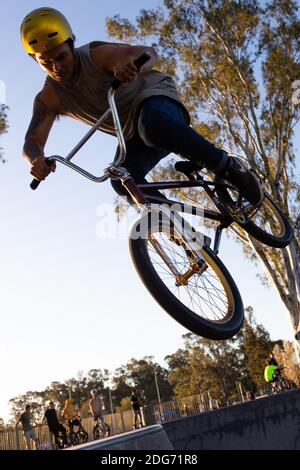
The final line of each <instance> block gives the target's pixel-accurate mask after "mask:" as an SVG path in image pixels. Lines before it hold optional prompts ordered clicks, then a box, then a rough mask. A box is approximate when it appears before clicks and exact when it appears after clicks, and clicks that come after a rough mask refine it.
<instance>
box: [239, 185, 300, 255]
mask: <svg viewBox="0 0 300 470" xmlns="http://www.w3.org/2000/svg"><path fill="white" fill-rule="evenodd" d="M240 225H241V227H242V228H243V229H244V230H246V232H248V233H250V235H252V236H253V237H255V238H256V239H257V240H259V241H260V242H262V243H265V244H266V245H268V246H272V247H274V248H284V247H285V246H287V245H288V244H289V243H290V242H291V240H292V238H293V229H292V227H291V225H290V223H289V221H288V219H287V218H286V216H285V215H284V214H283V212H282V210H281V209H280V207H279V206H278V205H277V204H276V202H275V201H273V199H272V198H271V196H269V194H268V193H266V192H265V198H264V201H263V203H262V206H261V207H260V208H259V210H258V211H257V212H256V214H255V215H254V216H253V218H252V219H251V220H250V221H249V222H247V223H246V224H240Z"/></svg>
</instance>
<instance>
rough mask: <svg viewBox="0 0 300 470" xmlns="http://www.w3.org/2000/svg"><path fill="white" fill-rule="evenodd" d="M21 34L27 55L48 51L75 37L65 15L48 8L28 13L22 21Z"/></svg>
mask: <svg viewBox="0 0 300 470" xmlns="http://www.w3.org/2000/svg"><path fill="white" fill-rule="evenodd" d="M20 33H21V39H22V42H23V46H24V48H25V51H26V52H27V54H37V53H40V52H44V51H47V50H49V49H52V48H53V47H56V46H59V45H60V44H62V43H63V42H65V41H66V40H67V39H69V38H73V37H74V36H73V33H72V29H71V26H70V24H69V22H68V20H67V19H66V18H65V17H64V15H62V14H61V13H60V12H59V11H58V10H55V9H54V8H48V7H44V8H37V9H36V10H33V11H31V12H30V13H28V15H26V16H25V18H24V20H23V21H22V24H21V28H20Z"/></svg>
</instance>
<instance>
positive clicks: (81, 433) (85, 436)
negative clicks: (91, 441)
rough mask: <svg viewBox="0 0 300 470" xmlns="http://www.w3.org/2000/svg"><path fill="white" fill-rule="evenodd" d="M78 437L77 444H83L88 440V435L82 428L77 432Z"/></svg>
mask: <svg viewBox="0 0 300 470" xmlns="http://www.w3.org/2000/svg"><path fill="white" fill-rule="evenodd" d="M78 438H79V444H85V443H86V442H87V441H88V438H89V435H88V433H87V432H86V431H85V430H84V429H81V430H80V431H79V433H78Z"/></svg>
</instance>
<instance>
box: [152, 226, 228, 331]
mask: <svg viewBox="0 0 300 470" xmlns="http://www.w3.org/2000/svg"><path fill="white" fill-rule="evenodd" d="M152 236H153V235H151V237H152ZM154 236H155V244H154V243H153V244H152V243H151V240H148V244H147V249H148V254H149V257H150V259H151V262H152V265H153V267H154V269H155V270H156V272H157V274H158V275H159V277H160V278H161V280H162V281H163V282H164V284H165V285H166V286H167V288H168V289H169V290H170V291H171V292H172V293H173V295H174V296H176V297H177V298H178V299H179V300H180V302H182V303H183V304H184V305H186V307H187V308H189V309H190V310H192V311H193V312H195V313H196V314H197V315H199V316H201V317H202V318H205V319H207V320H209V321H212V322H224V321H227V320H228V317H230V315H231V306H230V302H229V300H228V295H227V291H226V282H225V280H224V277H223V279H222V278H221V279H220V273H219V272H218V271H217V269H216V267H213V266H211V265H210V264H208V262H207V261H206V269H204V270H203V272H201V274H199V273H197V272H195V274H194V275H192V276H191V277H190V278H189V279H188V281H186V282H187V284H186V285H180V286H178V285H176V282H178V278H180V276H183V275H184V274H185V273H186V272H187V271H189V270H190V269H191V266H192V261H194V260H193V258H192V256H191V254H190V253H187V251H186V250H185V248H184V242H183V241H180V239H177V240H176V241H175V239H173V238H170V237H168V236H167V235H166V234H165V233H163V232H155V234H154ZM158 245H159V247H160V248H159V249H158V251H157V250H156V247H157V246H158ZM161 252H163V253H164V256H163V257H162V256H161ZM166 256H167V260H166V261H167V262H164V259H163V258H165V257H166ZM170 266H172V270H171V269H170ZM173 267H175V270H176V273H177V274H178V275H177V276H176V277H175V276H174V269H173ZM227 290H228V289H227Z"/></svg>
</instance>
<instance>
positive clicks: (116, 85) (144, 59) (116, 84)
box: [111, 52, 151, 90]
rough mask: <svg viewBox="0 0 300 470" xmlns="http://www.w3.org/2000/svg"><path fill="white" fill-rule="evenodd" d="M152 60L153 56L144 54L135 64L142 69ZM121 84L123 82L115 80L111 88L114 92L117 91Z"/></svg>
mask: <svg viewBox="0 0 300 470" xmlns="http://www.w3.org/2000/svg"><path fill="white" fill-rule="evenodd" d="M150 59H151V55H150V54H149V52H144V53H143V54H142V55H141V56H140V57H138V58H137V59H135V61H134V62H133V63H134V65H135V66H136V67H137V68H138V69H140V68H141V67H142V66H143V65H144V64H145V63H146V62H148V60H150ZM121 84H122V82H121V81H120V80H118V79H117V78H115V80H114V81H113V82H112V85H111V86H112V88H113V89H114V90H117V89H118V88H119V86H120V85H121Z"/></svg>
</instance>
